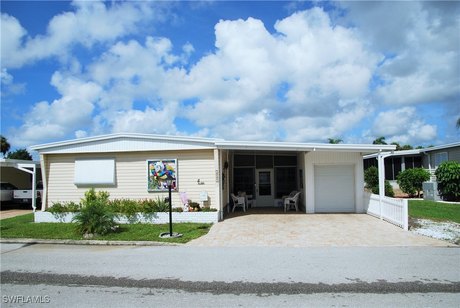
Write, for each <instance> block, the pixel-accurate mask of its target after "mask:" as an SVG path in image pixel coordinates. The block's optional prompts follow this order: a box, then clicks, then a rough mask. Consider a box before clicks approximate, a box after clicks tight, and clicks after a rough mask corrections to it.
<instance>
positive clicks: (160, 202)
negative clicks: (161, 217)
mask: <svg viewBox="0 0 460 308" xmlns="http://www.w3.org/2000/svg"><path fill="white" fill-rule="evenodd" d="M155 207H156V211H155V212H169V201H165V200H164V199H160V197H157V200H155Z"/></svg>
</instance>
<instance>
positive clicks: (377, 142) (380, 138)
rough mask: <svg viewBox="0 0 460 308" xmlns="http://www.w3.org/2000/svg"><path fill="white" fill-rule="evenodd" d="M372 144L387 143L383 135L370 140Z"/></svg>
mask: <svg viewBox="0 0 460 308" xmlns="http://www.w3.org/2000/svg"><path fill="white" fill-rule="evenodd" d="M372 144H387V143H386V141H385V137H383V136H382V137H378V138H377V139H375V140H374V141H372Z"/></svg>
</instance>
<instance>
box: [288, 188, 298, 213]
mask: <svg viewBox="0 0 460 308" xmlns="http://www.w3.org/2000/svg"><path fill="white" fill-rule="evenodd" d="M299 197H300V191H299V192H296V193H295V195H294V196H293V197H287V198H285V199H284V212H285V213H286V210H290V209H291V208H292V206H294V207H295V211H296V212H297V211H299V206H298V204H299Z"/></svg>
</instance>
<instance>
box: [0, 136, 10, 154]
mask: <svg viewBox="0 0 460 308" xmlns="http://www.w3.org/2000/svg"><path fill="white" fill-rule="evenodd" d="M0 139H1V150H0V153H2V154H3V157H5V155H6V153H8V151H9V150H10V147H11V146H10V144H9V143H8V140H7V139H6V138H5V137H3V135H0Z"/></svg>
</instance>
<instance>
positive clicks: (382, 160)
mask: <svg viewBox="0 0 460 308" xmlns="http://www.w3.org/2000/svg"><path fill="white" fill-rule="evenodd" d="M377 162H378V169H379V208H380V210H379V212H380V219H382V217H383V213H382V199H383V197H384V196H385V156H384V154H383V153H379V154H378V156H377Z"/></svg>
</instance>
